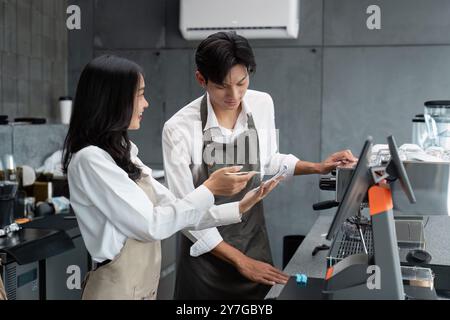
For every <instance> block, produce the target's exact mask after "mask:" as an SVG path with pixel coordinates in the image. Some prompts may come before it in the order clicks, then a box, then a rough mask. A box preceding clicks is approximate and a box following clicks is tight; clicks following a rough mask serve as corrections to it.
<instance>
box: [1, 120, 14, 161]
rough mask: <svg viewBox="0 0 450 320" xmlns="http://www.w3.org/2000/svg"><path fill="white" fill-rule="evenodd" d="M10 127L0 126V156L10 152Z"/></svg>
mask: <svg viewBox="0 0 450 320" xmlns="http://www.w3.org/2000/svg"><path fill="white" fill-rule="evenodd" d="M12 150H13V148H12V127H10V126H0V157H3V156H4V155H5V154H12Z"/></svg>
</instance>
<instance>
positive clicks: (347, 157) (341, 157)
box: [319, 150, 358, 174]
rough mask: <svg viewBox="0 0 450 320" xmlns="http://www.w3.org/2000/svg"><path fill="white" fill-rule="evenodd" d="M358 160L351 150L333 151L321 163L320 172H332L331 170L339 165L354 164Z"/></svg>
mask: <svg viewBox="0 0 450 320" xmlns="http://www.w3.org/2000/svg"><path fill="white" fill-rule="evenodd" d="M357 161H358V159H357V158H355V157H354V156H353V154H352V152H351V151H350V150H344V151H339V152H336V153H333V154H332V155H331V156H329V157H328V158H326V159H325V160H324V161H322V162H321V163H320V166H319V170H320V174H327V173H330V172H331V170H334V169H336V168H337V167H348V166H353V165H354V164H355V163H356V162H357Z"/></svg>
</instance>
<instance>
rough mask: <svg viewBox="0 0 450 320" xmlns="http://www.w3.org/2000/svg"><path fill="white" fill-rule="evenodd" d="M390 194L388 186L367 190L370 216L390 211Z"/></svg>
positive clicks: (391, 206)
mask: <svg viewBox="0 0 450 320" xmlns="http://www.w3.org/2000/svg"><path fill="white" fill-rule="evenodd" d="M393 207H394V205H393V204H392V194H391V189H389V187H388V186H373V187H371V188H370V189H369V208H370V215H371V216H373V215H376V214H379V213H383V212H385V211H388V210H390V209H392V208H393Z"/></svg>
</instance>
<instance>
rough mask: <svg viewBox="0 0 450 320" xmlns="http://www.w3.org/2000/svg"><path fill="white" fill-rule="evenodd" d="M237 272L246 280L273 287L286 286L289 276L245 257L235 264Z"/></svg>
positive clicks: (263, 263) (266, 264)
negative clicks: (277, 285)
mask: <svg viewBox="0 0 450 320" xmlns="http://www.w3.org/2000/svg"><path fill="white" fill-rule="evenodd" d="M236 267H237V270H238V271H239V273H240V274H242V275H243V276H244V277H246V278H247V279H249V280H251V281H253V282H257V283H262V284H266V285H269V286H273V285H275V284H277V283H281V284H286V283H287V281H288V280H289V276H288V275H287V274H285V273H283V272H281V271H280V270H278V269H277V268H275V267H273V266H271V265H270V264H268V263H265V262H261V261H258V260H255V259H252V258H249V257H247V256H245V255H244V256H242V257H241V259H239V262H238V263H237V264H236Z"/></svg>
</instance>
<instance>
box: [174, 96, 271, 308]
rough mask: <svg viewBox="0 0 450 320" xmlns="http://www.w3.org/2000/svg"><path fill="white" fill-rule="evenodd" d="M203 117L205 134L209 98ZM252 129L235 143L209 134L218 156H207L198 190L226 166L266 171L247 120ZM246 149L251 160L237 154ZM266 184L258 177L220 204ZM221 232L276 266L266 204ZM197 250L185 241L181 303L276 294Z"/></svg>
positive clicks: (218, 200) (179, 275) (206, 138)
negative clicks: (219, 140) (196, 254)
mask: <svg viewBox="0 0 450 320" xmlns="http://www.w3.org/2000/svg"><path fill="white" fill-rule="evenodd" d="M200 114H201V120H202V129H204V128H205V125H206V119H207V117H208V109H207V102H206V95H205V96H204V97H203V99H202V102H201V107H200ZM247 124H248V131H245V132H243V133H242V134H241V135H239V136H238V138H237V139H236V141H235V142H233V143H230V144H222V143H217V142H214V141H212V138H213V135H214V130H220V129H219V128H211V129H210V130H207V131H205V133H204V135H203V150H204V152H205V153H206V154H212V157H211V158H209V157H206V158H207V159H206V161H207V162H208V163H205V157H203V159H204V161H203V165H202V172H201V174H200V175H198V177H199V178H197V181H194V185H195V186H196V187H197V186H199V185H201V184H202V183H203V182H204V181H205V180H206V179H207V178H208V177H209V175H210V174H211V173H212V172H214V171H216V170H218V169H220V168H223V167H225V166H227V167H229V166H233V165H242V166H243V168H242V171H260V159H259V140H258V135H257V132H256V128H255V124H254V121H253V117H252V115H251V114H248V115H247ZM250 142H251V143H250ZM242 144H244V145H245V156H242V154H241V155H238V153H237V148H238V145H240V146H242ZM214 150H215V151H218V152H214ZM226 151H228V152H226ZM250 151H252V152H250ZM252 156H253V157H252ZM250 160H252V161H250ZM260 183H261V178H260V175H255V176H254V177H253V178H252V179H251V180H250V181H249V182H248V184H247V186H246V187H245V188H244V190H242V191H241V192H239V193H238V194H237V195H235V196H232V197H220V196H216V197H215V204H216V205H220V204H224V203H228V202H234V201H240V200H241V199H242V198H243V197H244V195H245V194H246V193H247V192H248V191H250V190H251V189H253V188H256V187H257V186H259V184H260ZM218 230H219V232H220V234H221V236H222V238H223V240H224V241H225V242H227V243H229V244H230V245H231V246H233V247H235V248H236V249H238V250H239V251H241V252H242V253H244V254H245V255H246V256H248V257H251V258H253V259H256V260H259V261H263V262H267V263H270V264H272V255H271V251H270V246H269V239H268V236H267V230H266V223H265V219H264V209H263V203H262V201H260V202H259V203H258V204H256V205H255V206H254V207H253V208H252V209H251V210H250V212H248V213H246V214H244V215H243V218H242V222H240V223H237V224H232V225H228V226H222V227H218ZM191 246H192V241H191V240H189V239H188V238H187V237H186V236H184V235H181V236H180V237H179V247H178V250H179V251H178V258H177V269H176V282H175V294H174V298H175V299H263V298H264V297H265V295H266V293H267V292H268V290H269V289H270V286H267V285H262V284H258V283H255V282H252V281H250V280H248V279H247V278H245V277H244V276H242V275H241V274H240V273H239V272H238V271H237V269H236V268H235V267H234V266H232V265H231V264H229V263H228V262H225V261H223V260H221V259H219V258H217V257H215V256H214V255H213V254H211V253H209V252H208V253H205V254H203V255H201V256H199V257H192V256H191V255H190V247H191Z"/></svg>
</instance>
